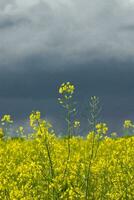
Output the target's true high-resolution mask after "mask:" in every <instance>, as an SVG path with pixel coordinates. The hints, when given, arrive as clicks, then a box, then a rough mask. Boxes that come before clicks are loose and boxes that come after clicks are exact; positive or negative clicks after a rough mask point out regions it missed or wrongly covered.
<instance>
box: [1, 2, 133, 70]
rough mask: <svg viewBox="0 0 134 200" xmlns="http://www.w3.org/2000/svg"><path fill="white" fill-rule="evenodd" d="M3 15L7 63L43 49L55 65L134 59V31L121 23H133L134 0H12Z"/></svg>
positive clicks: (3, 7)
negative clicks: (132, 32) (131, 31)
mask: <svg viewBox="0 0 134 200" xmlns="http://www.w3.org/2000/svg"><path fill="white" fill-rule="evenodd" d="M0 16H1V21H0V26H1V28H4V30H2V31H1V32H0V63H1V64H7V65H6V66H7V67H8V68H11V66H12V68H14V67H13V66H16V64H15V63H16V62H19V61H20V60H24V59H27V58H28V57H31V56H33V55H40V54H41V55H44V59H47V63H48V64H49V69H52V70H53V68H57V69H61V68H62V67H63V65H64V64H65V63H68V62H69V63H70V62H71V63H74V66H76V67H78V65H77V64H79V63H81V64H84V63H85V62H86V63H87V62H90V61H93V60H96V59H97V60H106V59H107V60H109V59H112V58H114V59H117V60H118V61H120V60H123V61H124V60H126V59H133V52H134V47H133V45H132V44H133V42H134V38H133V35H132V34H131V33H130V31H129V27H128V31H127V28H126V30H125V31H123V30H122V28H121V27H127V25H128V24H130V26H132V25H133V20H134V2H133V1H127V2H126V1H124V0H122V1H121V0H113V1H107V0H103V1H100V0H94V1H88V0H77V1H75V0H57V1H55V0H51V1H48V0H29V1H26V0H23V1H21V0H16V1H10V0H7V1H1V3H0ZM23 22H26V23H23ZM9 35H10V36H9ZM52 60H53V62H52ZM53 63H55V65H52V64H53ZM64 66H66V65H64ZM24 67H25V66H24ZM43 68H45V69H47V70H48V65H45V66H43ZM67 68H69V65H68V66H67Z"/></svg>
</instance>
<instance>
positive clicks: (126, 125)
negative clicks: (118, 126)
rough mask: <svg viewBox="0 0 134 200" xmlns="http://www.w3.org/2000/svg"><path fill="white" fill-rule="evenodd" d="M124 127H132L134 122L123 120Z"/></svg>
mask: <svg viewBox="0 0 134 200" xmlns="http://www.w3.org/2000/svg"><path fill="white" fill-rule="evenodd" d="M123 126H124V128H126V129H127V128H134V124H133V122H132V121H131V120H125V121H124V124H123Z"/></svg>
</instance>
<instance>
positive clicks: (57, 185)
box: [0, 83, 134, 200]
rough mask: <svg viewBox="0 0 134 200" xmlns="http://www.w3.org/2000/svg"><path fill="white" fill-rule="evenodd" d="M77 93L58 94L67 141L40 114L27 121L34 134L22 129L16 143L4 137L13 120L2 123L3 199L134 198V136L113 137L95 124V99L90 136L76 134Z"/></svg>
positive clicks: (67, 89)
mask: <svg viewBox="0 0 134 200" xmlns="http://www.w3.org/2000/svg"><path fill="white" fill-rule="evenodd" d="M73 91H74V86H73V85H71V84H70V83H67V84H62V85H61V87H60V89H59V93H60V94H61V96H60V98H59V102H60V104H61V105H62V106H63V107H64V108H65V109H66V113H67V117H66V122H67V134H66V136H65V135H64V136H62V137H59V136H58V135H56V134H55V133H54V131H53V129H52V127H51V125H50V124H49V123H48V122H47V121H45V120H44V119H42V118H41V114H40V112H39V111H33V112H32V113H31V115H30V117H29V125H30V127H31V131H30V133H29V134H25V131H24V127H19V128H18V130H17V131H16V132H17V134H18V136H17V137H14V138H12V137H9V136H7V135H6V134H7V132H8V130H9V129H8V128H9V125H11V124H12V123H13V121H12V119H11V116H10V115H4V116H3V117H2V118H1V120H0V121H1V128H0V200H60V199H63V200H88V199H89V200H105V199H106V200H133V199H134V136H131V137H130V136H129V137H118V136H117V134H116V133H111V134H109V133H108V131H109V129H108V127H107V124H106V123H96V117H95V116H97V110H98V107H97V106H98V99H97V98H96V97H92V98H91V102H90V106H91V108H93V109H91V118H90V120H89V122H90V125H92V129H91V130H90V131H89V133H88V134H87V136H86V137H82V136H79V135H77V134H76V131H74V129H75V130H78V129H79V127H80V121H78V120H75V121H71V119H72V118H71V117H72V113H73V112H75V109H74V107H73V106H72V105H73V104H72V103H71V102H70V100H72V95H73ZM124 128H125V130H126V131H129V132H130V131H133V128H134V125H133V123H132V121H131V120H126V121H125V122H124ZM74 133H75V134H74Z"/></svg>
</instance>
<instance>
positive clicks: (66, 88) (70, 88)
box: [59, 82, 75, 94]
mask: <svg viewBox="0 0 134 200" xmlns="http://www.w3.org/2000/svg"><path fill="white" fill-rule="evenodd" d="M74 90H75V87H74V85H73V84H71V83H70V82H67V83H63V84H62V85H61V86H60V88H59V93H60V94H73V93H74Z"/></svg>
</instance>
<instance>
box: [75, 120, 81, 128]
mask: <svg viewBox="0 0 134 200" xmlns="http://www.w3.org/2000/svg"><path fill="white" fill-rule="evenodd" d="M79 127H80V121H78V120H75V121H74V128H79Z"/></svg>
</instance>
